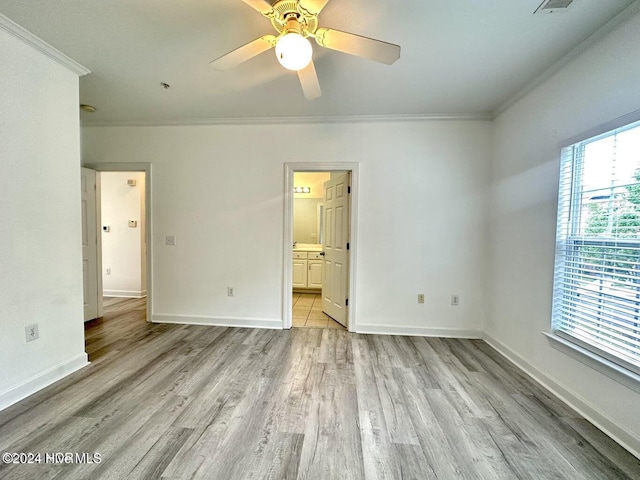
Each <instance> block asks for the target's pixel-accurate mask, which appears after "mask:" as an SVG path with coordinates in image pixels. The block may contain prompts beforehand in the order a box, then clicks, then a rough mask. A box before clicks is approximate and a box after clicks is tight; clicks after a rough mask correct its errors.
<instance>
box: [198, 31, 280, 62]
mask: <svg viewBox="0 0 640 480" xmlns="http://www.w3.org/2000/svg"><path fill="white" fill-rule="evenodd" d="M275 45H276V37H274V36H273V35H265V36H263V37H260V38H256V39H255V40H254V41H252V42H249V43H247V44H246V45H243V46H241V47H240V48H236V49H235V50H233V51H231V52H229V53H227V54H225V55H223V56H221V57H219V58H216V59H215V60H212V61H211V62H209V63H210V64H211V65H213V68H215V69H216V70H228V69H230V68H233V67H235V66H237V65H240V64H241V63H242V62H246V61H247V60H250V59H252V58H253V57H255V56H257V55H260V54H261V53H262V52H266V51H267V50H269V49H270V48H273V47H275Z"/></svg>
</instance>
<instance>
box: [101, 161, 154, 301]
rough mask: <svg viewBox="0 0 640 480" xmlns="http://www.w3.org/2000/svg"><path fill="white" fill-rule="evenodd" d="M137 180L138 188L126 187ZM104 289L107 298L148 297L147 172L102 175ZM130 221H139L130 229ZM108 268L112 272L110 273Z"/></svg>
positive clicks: (104, 173) (106, 173) (107, 173)
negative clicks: (105, 228)
mask: <svg viewBox="0 0 640 480" xmlns="http://www.w3.org/2000/svg"><path fill="white" fill-rule="evenodd" d="M128 180H135V181H136V185H135V187H131V186H129V185H128V184H127V181H128ZM100 187H101V195H100V196H101V206H102V213H101V215H102V220H101V222H102V225H103V226H109V231H108V232H105V231H103V232H102V289H103V293H104V295H105V296H115V297H141V296H144V295H146V286H145V278H144V275H145V273H146V272H145V270H146V269H145V268H144V255H143V253H144V247H143V243H144V238H145V237H144V198H145V193H144V188H145V174H144V172H101V173H100ZM129 220H135V221H136V222H137V224H136V227H135V228H132V227H129V224H128V222H129ZM107 269H110V273H109V274H107Z"/></svg>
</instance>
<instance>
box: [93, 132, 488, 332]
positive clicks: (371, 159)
mask: <svg viewBox="0 0 640 480" xmlns="http://www.w3.org/2000/svg"><path fill="white" fill-rule="evenodd" d="M284 133H286V134H287V135H292V136H294V137H295V138H296V139H297V142H298V144H300V145H303V146H304V148H303V150H302V152H300V151H297V150H295V149H290V148H283V149H281V150H277V149H276V148H277V145H278V144H277V143H276V144H274V142H273V139H274V138H278V137H279V136H282V135H283V134H284ZM247 139H250V141H247ZM491 139H492V125H491V123H490V122H485V121H422V122H390V123H359V124H342V123H341V124H303V125H286V126H282V125H235V126H234V125H227V126H184V127H180V126H176V127H89V128H84V129H83V149H84V151H83V159H84V161H85V162H86V163H101V162H114V161H118V162H120V161H124V162H151V163H152V164H153V178H152V184H153V192H154V193H153V200H152V204H153V219H152V220H153V225H154V226H153V228H154V231H153V251H154V258H153V271H154V274H153V275H154V278H153V285H154V295H153V306H152V308H153V316H154V319H156V320H164V321H167V320H170V321H192V322H193V321H197V322H201V323H224V324H234V325H262V326H274V327H277V326H281V325H282V317H283V313H282V308H283V306H282V277H283V258H282V250H283V238H284V236H283V228H284V223H283V211H284V196H283V189H284V162H299V161H301V159H304V160H306V161H309V162H323V163H326V162H340V161H344V162H360V185H361V188H360V192H359V200H360V211H359V224H358V226H357V228H358V230H359V244H358V245H357V265H358V272H357V275H358V276H357V317H356V325H357V327H358V329H359V330H360V331H365V330H367V331H374V330H375V331H392V332H398V333H399V332H405V333H406V332H409V333H434V334H438V333H444V334H462V335H468V334H475V335H479V334H480V333H479V332H480V331H481V330H482V325H483V322H484V318H485V287H484V286H485V284H486V282H485V280H486V270H485V266H486V253H487V244H486V238H487V199H488V192H487V188H488V163H489V153H490V147H491ZM166 235H176V237H177V245H176V246H175V247H171V246H166V245H165V241H164V237H165V236H166ZM287 264H290V262H287ZM227 286H233V287H235V288H236V296H235V297H227V295H226V293H227V291H226V287H227ZM418 293H424V294H425V296H426V303H425V304H424V305H418V303H417V294H418ZM452 293H455V294H459V295H460V298H461V305H460V306H459V307H452V306H451V305H450V295H451V294H452Z"/></svg>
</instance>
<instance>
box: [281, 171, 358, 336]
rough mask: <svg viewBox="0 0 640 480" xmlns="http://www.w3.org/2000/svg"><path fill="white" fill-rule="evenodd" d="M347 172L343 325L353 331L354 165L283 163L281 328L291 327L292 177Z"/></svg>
mask: <svg viewBox="0 0 640 480" xmlns="http://www.w3.org/2000/svg"><path fill="white" fill-rule="evenodd" d="M336 171H340V172H350V173H351V198H350V202H349V206H350V210H349V215H350V219H349V220H350V221H349V237H350V245H349V309H348V311H347V319H348V320H347V325H348V329H349V331H350V332H355V331H357V315H356V308H357V302H356V277H357V268H356V266H357V265H356V264H357V261H356V260H357V258H358V257H357V254H356V252H357V248H358V192H359V180H360V178H359V163H357V162H336V163H322V162H304V163H301V162H286V163H285V164H284V242H283V266H282V272H283V274H282V278H283V281H282V290H283V295H282V328H284V329H290V328H291V326H292V323H293V322H292V308H293V306H292V304H291V291H292V288H293V287H292V274H291V259H292V258H293V186H294V185H293V174H294V173H296V172H336Z"/></svg>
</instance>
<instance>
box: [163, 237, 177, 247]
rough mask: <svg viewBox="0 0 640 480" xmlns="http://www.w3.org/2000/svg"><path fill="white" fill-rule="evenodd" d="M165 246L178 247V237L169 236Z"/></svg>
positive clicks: (165, 238)
mask: <svg viewBox="0 0 640 480" xmlns="http://www.w3.org/2000/svg"><path fill="white" fill-rule="evenodd" d="M164 243H165V245H171V246H173V247H175V246H176V236H175V235H167V236H166V237H164Z"/></svg>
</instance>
